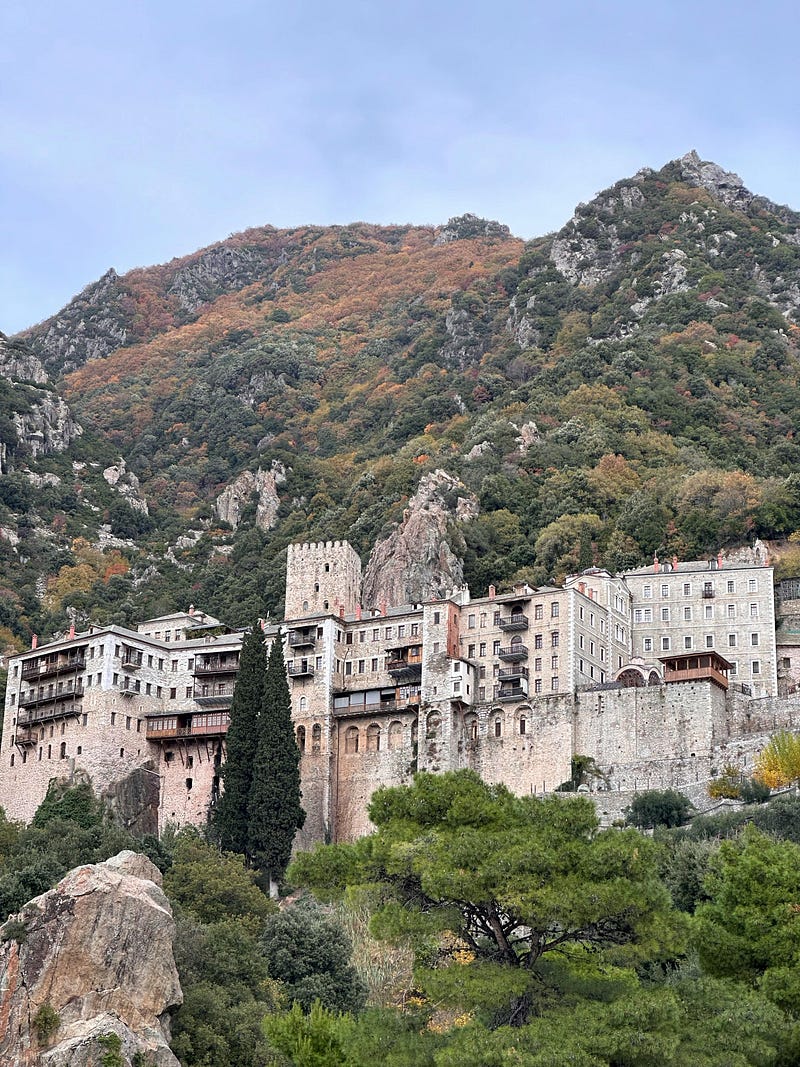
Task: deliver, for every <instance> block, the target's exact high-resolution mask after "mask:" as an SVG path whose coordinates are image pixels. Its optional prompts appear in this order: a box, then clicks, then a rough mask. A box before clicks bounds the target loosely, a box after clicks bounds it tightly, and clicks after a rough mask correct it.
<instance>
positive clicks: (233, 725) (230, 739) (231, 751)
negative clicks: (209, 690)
mask: <svg viewBox="0 0 800 1067" xmlns="http://www.w3.org/2000/svg"><path fill="white" fill-rule="evenodd" d="M266 677H267V650H266V647H265V645H264V632H263V630H262V629H261V625H260V623H258V622H257V623H256V624H255V625H254V626H253V627H252V628H251V629H250V631H249V632H248V633H246V634H245V635H244V639H243V641H242V652H241V656H240V659H239V672H238V674H237V676H236V686H235V688H234V691H233V700H232V702H231V721H230V725H229V727H228V734H227V737H226V739H225V750H226V754H225V763H224V764H223V766H222V781H223V786H224V789H223V792H222V795H221V797H220V798H219V800H218V801H217V803H216V805H215V807H214V811H213V814H212V826H213V828H214V830H215V831H216V834H217V836H218V839H219V843H220V845H221V846H222V848H224V849H227V850H228V851H230V852H240V853H242V854H243V855H245V856H247V857H248V858H249V857H250V851H249V847H248V820H249V814H248V804H249V799H250V790H251V787H252V784H253V765H254V761H255V754H256V748H257V747H258V719H259V716H260V715H261V704H262V701H263V699H264V687H265V683H266Z"/></svg>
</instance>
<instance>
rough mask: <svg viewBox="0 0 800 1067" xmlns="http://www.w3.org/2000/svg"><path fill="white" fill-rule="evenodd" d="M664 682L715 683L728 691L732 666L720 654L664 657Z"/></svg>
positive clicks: (700, 653)
mask: <svg viewBox="0 0 800 1067" xmlns="http://www.w3.org/2000/svg"><path fill="white" fill-rule="evenodd" d="M659 662H661V663H663V664H664V682H665V683H666V684H667V685H669V684H670V683H671V682H703V681H709V682H714V683H715V684H716V685H718V686H719V687H720V688H721V689H727V688H728V685H729V682H728V671H729V670H730V668H731V664H730V663H729V662H728V660H726V659H725V657H724V656H721V655H720V654H719V653H718V652H695V653H694V654H693V655H689V654H687V655H684V656H662V657H661V658H660V661H659Z"/></svg>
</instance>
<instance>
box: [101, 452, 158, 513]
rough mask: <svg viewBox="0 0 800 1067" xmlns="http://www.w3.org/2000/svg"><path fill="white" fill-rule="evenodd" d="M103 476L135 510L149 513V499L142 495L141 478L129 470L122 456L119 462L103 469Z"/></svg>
mask: <svg viewBox="0 0 800 1067" xmlns="http://www.w3.org/2000/svg"><path fill="white" fill-rule="evenodd" d="M103 477H104V478H105V480H106V481H107V482H108V484H109V485H110V486H111V488H112V489H115V490H116V491H117V492H118V493H119V495H120V496H121V497H122V498H123V499H124V500H125V502H126V503H127V504H128V505H129V506H130V507H132V508H133V510H134V511H141V512H142V513H143V514H144V515H147V514H148V509H147V501H146V500H145V498H144V496H143V495H142V491H141V488H140V486H139V479H138V478H137V477H136V475H135V474H134V473H133V471H129V470H128V468H127V466H126V464H125V460H124V459H123V458H122V457H121V456H120V459H119V462H118V463H114V464H112V465H111V466H110V467H106V469H105V470H104V471H103Z"/></svg>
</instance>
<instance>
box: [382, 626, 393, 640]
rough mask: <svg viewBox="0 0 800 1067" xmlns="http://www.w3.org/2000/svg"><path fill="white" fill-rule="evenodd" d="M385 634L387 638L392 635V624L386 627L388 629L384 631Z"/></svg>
mask: <svg viewBox="0 0 800 1067" xmlns="http://www.w3.org/2000/svg"><path fill="white" fill-rule="evenodd" d="M383 636H384V637H386V638H389V637H391V636H392V627H391V626H387V627H386V629H385V630H384V631H383Z"/></svg>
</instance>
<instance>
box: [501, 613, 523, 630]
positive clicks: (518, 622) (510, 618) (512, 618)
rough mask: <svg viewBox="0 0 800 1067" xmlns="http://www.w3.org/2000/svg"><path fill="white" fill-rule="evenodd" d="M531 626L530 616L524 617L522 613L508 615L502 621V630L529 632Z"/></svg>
mask: <svg viewBox="0 0 800 1067" xmlns="http://www.w3.org/2000/svg"><path fill="white" fill-rule="evenodd" d="M529 625H530V624H529V622H528V616H527V615H523V614H522V612H521V611H520V612H516V613H515V614H513V615H506V617H505V618H504V619H501V620H500V629H501V630H527V629H528V626H529Z"/></svg>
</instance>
